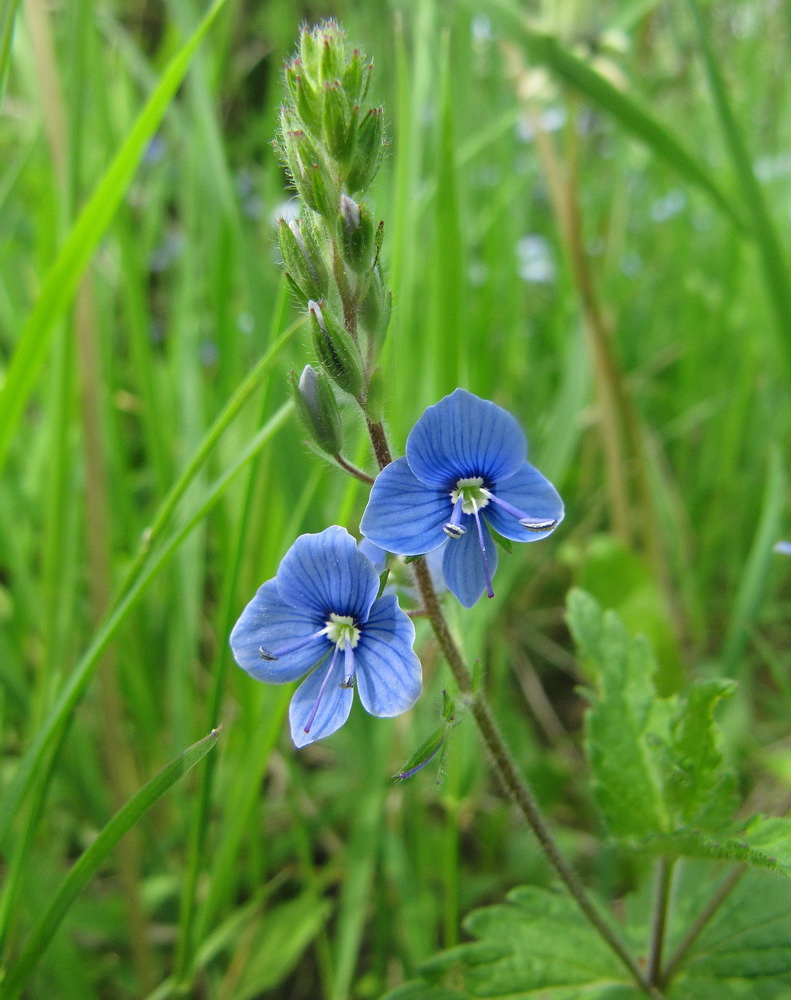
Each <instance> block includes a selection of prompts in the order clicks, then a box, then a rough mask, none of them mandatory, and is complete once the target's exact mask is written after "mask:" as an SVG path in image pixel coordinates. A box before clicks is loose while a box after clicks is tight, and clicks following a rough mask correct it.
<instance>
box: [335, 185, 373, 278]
mask: <svg viewBox="0 0 791 1000" xmlns="http://www.w3.org/2000/svg"><path fill="white" fill-rule="evenodd" d="M341 222H342V229H341V232H342V236H343V243H342V248H343V259H344V260H345V261H346V263H347V264H348V265H349V267H351V268H352V270H353V271H356V272H357V274H364V273H365V272H366V271H370V270H371V268H372V267H373V263H374V257H375V254H376V245H375V238H376V230H375V229H374V224H373V221H372V220H371V214H370V212H369V211H368V209H367V208H366V207H365V205H358V204H357V202H356V201H354V200H353V199H352V198H350V197H349V196H348V195H345V194H344V195H341Z"/></svg>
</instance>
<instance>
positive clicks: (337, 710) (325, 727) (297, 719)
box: [288, 653, 354, 747]
mask: <svg viewBox="0 0 791 1000" xmlns="http://www.w3.org/2000/svg"><path fill="white" fill-rule="evenodd" d="M343 663H344V660H343V654H342V653H339V655H338V656H337V657H336V659H335V662H334V663H333V662H332V660H331V659H330V660H328V661H327V662H326V663H322V665H321V666H320V667H317V668H316V670H314V671H313V673H312V674H311V675H310V676H309V677H306V678H305V680H304V681H303V682H302V683H301V684H300V686H299V687H298V688H297V690H296V691H295V693H294V697H293V698H292V699H291V705H290V706H289V709H288V718H289V722H290V723H291V739H292V740H293V741H294V744H295V745H296V746H297V747H304V746H307V745H308V744H309V743H315V742H316V740H323V739H324V737H325V736H330V735H331V734H332V733H334V732H335V730H336V729H340V728H341V726H342V725H343V724H344V722H346V720H347V719H348V718H349V712H350V711H351V708H352V701H353V700H354V689H353V688H347V687H342V686H341V685H342V681H343V669H344V667H343ZM328 672H329V676H328ZM322 688H323V691H322ZM319 695H321V700H320V701H319V707H318V711H317V712H316V715H315V718H314V719H313V721H312V722H311V723H310V732H309V733H306V732H305V726H307V725H308V723H309V722H310V719H311V716H312V715H313V712H314V710H315V708H316V701H317V699H318V698H319Z"/></svg>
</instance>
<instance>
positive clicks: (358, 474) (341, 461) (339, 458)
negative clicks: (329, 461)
mask: <svg viewBox="0 0 791 1000" xmlns="http://www.w3.org/2000/svg"><path fill="white" fill-rule="evenodd" d="M332 457H333V458H334V459H335V461H336V462H337V463H338V465H340V467H341V468H342V469H343V470H344V471H345V472H348V473H349V475H350V476H354V478H355V479H359V480H360V481H361V482H363V483H368V485H369V486H371V485H373V482H374V477H373V476H369V475H368V473H367V472H363V470H362V469H358V468H357V466H356V465H352V463H351V462H349V461H348V460H347V459H345V458H344V457H343V455H341V453H340V452H338V454H337V455H333V456H332Z"/></svg>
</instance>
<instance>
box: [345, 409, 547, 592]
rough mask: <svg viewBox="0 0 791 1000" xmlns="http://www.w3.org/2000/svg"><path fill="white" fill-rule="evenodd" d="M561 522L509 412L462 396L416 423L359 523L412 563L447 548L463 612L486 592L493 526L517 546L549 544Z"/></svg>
mask: <svg viewBox="0 0 791 1000" xmlns="http://www.w3.org/2000/svg"><path fill="white" fill-rule="evenodd" d="M562 519H563V501H562V500H561V499H560V496H559V495H558V493H557V490H556V489H555V487H554V486H553V485H552V484H551V483H550V482H549V480H548V479H546V477H545V476H542V475H541V473H540V472H539V471H538V470H537V469H535V468H534V467H533V466H532V465H530V463H529V462H528V461H527V442H526V440H525V436H524V434H523V433H522V430H521V428H520V427H519V424H518V423H517V422H516V420H515V419H514V417H512V416H511V414H510V413H508V412H506V411H505V410H503V409H501V408H500V407H499V406H497V405H496V404H494V403H491V402H489V401H488V400H485V399H480V398H479V397H478V396H474V395H473V394H472V393H470V392H467V391H466V389H456V390H455V391H454V392H452V393H451V394H450V395H449V396H445V398H444V399H441V400H440V401H439V402H438V403H436V404H434V406H430V407H429V408H428V409H427V410H426V412H425V413H424V414H423V416H422V417H421V418H420V419H419V420H418V422H417V423H416V424H415V426H414V427H413V428H412V431H411V432H410V434H409V437H408V438H407V443H406V457H405V458H399V459H397V460H396V461H395V462H393V463H392V464H391V465H388V466H387V467H386V468H384V469H383V470H382V471H381V472H380V473H379V475H378V477H377V479H376V482H375V483H374V485H373V487H372V489H371V497H370V500H369V502H368V506H367V507H366V510H365V513H364V514H363V519H362V523H361V525H360V527H361V530H362V532H363V534H364V535H365V536H366V537H367V538H369V539H370V540H371V541H372V542H375V543H376V544H377V545H379V546H381V547H382V548H384V549H387V551H388V552H394V553H396V554H398V555H405V556H415V555H421V554H423V553H426V552H431V551H432V550H434V549H437V548H438V547H439V546H440V545H442V544H443V542H447V545H446V546H445V551H444V556H443V559H442V573H443V576H444V577H445V582H446V584H447V586H448V589H449V590H450V591H451V593H453V594H454V595H455V596H456V597H457V598H458V599H459V601H460V602H461V603H462V604H463V605H464V606H465V607H467V608H469V607H472V605H473V604H475V602H476V601H477V600H478V598H479V597H480V596H481V594H482V593H483V592H484V591H486V592H487V594H488V595H489V597H493V596H494V591H493V590H492V577H493V576H494V574H495V571H496V569H497V548H496V546H495V543H494V540H493V538H492V535H491V532H490V530H489V528H490V527H491V528H493V529H494V530H495V531H496V532H497V533H498V534H499V535H502V536H503V537H504V538H508V539H510V540H511V541H514V542H534V541H537V540H538V539H540V538H546V537H547V535H549V534H550V533H551V532H552V531H554V529H555V528H556V527H557V526H558V524H559V523H560V522H561V520H562Z"/></svg>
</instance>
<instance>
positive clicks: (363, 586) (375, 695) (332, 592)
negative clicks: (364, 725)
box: [231, 525, 422, 747]
mask: <svg viewBox="0 0 791 1000" xmlns="http://www.w3.org/2000/svg"><path fill="white" fill-rule="evenodd" d="M378 590H379V578H378V576H377V574H376V570H375V569H374V567H373V566H372V565H371V563H370V561H369V560H368V559H367V558H366V557H365V556H364V555H363V554H362V553H361V552H359V551H358V549H357V545H356V543H355V541H354V539H353V538H352V536H351V535H350V534H349V533H348V532H347V531H346V530H345V529H344V528H340V527H338V526H337V525H334V526H333V527H331V528H327V529H326V530H324V531H321V532H319V534H317V535H301V536H300V537H299V538H298V539H297V540H296V541H295V542H294V544H293V545H292V546H291V548H290V549H289V550H288V552H287V553H286V554H285V556H284V557H283V559H282V561H281V563H280V566H279V567H278V570H277V574H276V576H275V578H274V579H273V580H268V581H267V582H266V583H265V584H263V585H262V586H261V587H259V589H258V592H257V593H256V595H255V597H254V598H253V599H252V601H250V603H249V604H248V605H247V607H246V608H245V609H244V611H243V612H242V615H241V617H240V619H239V621H238V622H237V623H236V625H235V626H234V629H233V632H232V633H231V649H232V650H233V655H234V657H235V659H236V662H237V663H238V664H239V666H240V667H242V668H243V669H244V670H246V671H247V672H248V673H249V674H251V675H252V676H253V677H255V678H256V679H257V680H260V681H268V682H270V683H273V684H285V683H288V682H289V681H295V680H298V679H299V678H300V677H305V680H304V681H303V682H302V684H301V685H300V686H299V687H298V688H297V690H296V692H295V694H294V697H293V698H292V699H291V707H290V709H289V719H290V722H291V736H292V739H293V740H294V743H295V744H296V745H297V746H298V747H302V746H305V745H306V744H308V743H313V742H314V741H315V740H320V739H323V738H324V737H325V736H329V735H330V734H331V733H334V732H335V730H336V729H339V728H340V727H341V726H342V725H343V724H344V722H345V721H346V720H347V718H348V717H349V712H350V710H351V707H352V699H353V696H354V688H355V687H356V688H357V690H358V691H359V693H360V700H361V701H362V703H363V708H365V710H366V711H367V712H370V714H371V715H377V716H380V717H382V718H385V717H389V716H393V715H400V714H401V713H402V712H405V711H406V710H407V709H408V708H411V707H412V705H414V703H415V701H416V700H417V698H418V695H419V694H420V691H421V686H422V680H421V670H420V661H419V660H418V658H417V656H416V655H415V653H414V652H413V650H412V644H413V642H414V639H415V628H414V626H413V624H412V622H411V621H410V619H409V618H408V617H407V615H405V614H404V612H403V611H402V610H401V609H400V608H399V606H398V601H397V600H396V598H395V596H393V595H384V596H382V597H379V598H377V593H378ZM306 675H307V676H306Z"/></svg>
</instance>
